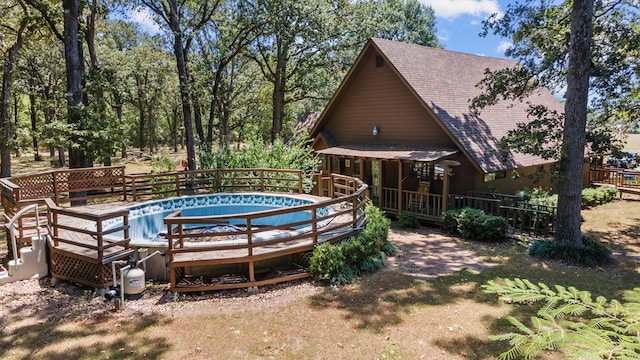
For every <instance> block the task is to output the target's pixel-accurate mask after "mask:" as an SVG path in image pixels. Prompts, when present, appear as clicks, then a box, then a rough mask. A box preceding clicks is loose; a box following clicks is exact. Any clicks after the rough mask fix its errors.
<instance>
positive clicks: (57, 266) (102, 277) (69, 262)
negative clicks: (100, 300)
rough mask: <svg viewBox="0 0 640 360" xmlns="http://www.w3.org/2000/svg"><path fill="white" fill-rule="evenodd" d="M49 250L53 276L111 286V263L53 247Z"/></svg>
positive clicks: (90, 284) (82, 282) (89, 283)
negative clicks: (96, 260) (92, 259)
mask: <svg viewBox="0 0 640 360" xmlns="http://www.w3.org/2000/svg"><path fill="white" fill-rule="evenodd" d="M49 250H50V256H51V258H50V270H51V274H52V275H53V277H55V278H58V279H62V280H67V281H72V282H77V283H79V284H83V285H87V286H91V287H94V288H97V289H103V288H107V287H109V286H111V284H112V282H113V273H112V270H111V263H108V264H101V263H97V262H95V261H91V260H90V259H85V258H81V257H77V256H74V255H73V254H68V253H65V252H63V251H59V250H58V249H56V248H55V247H49Z"/></svg>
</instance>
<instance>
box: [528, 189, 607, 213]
mask: <svg viewBox="0 0 640 360" xmlns="http://www.w3.org/2000/svg"><path fill="white" fill-rule="evenodd" d="M618 195H619V193H618V190H616V189H615V188H614V187H611V186H599V187H595V188H586V189H583V190H582V208H583V209H584V208H588V207H592V206H598V205H602V204H606V203H608V202H611V201H613V200H615V199H616V198H617V197H618ZM516 196H518V197H519V198H521V199H522V201H524V202H527V203H529V204H536V205H545V206H555V207H557V206H558V195H551V194H549V192H548V191H546V190H543V189H539V188H536V189H528V188H525V189H522V190H520V191H518V192H517V193H516Z"/></svg>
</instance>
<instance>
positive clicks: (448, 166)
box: [442, 160, 460, 213]
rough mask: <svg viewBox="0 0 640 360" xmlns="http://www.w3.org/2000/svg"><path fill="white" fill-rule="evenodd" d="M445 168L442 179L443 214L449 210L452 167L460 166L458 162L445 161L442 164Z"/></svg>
mask: <svg viewBox="0 0 640 360" xmlns="http://www.w3.org/2000/svg"><path fill="white" fill-rule="evenodd" d="M442 165H443V166H444V175H443V177H442V212H443V213H444V212H445V211H447V210H448V209H449V180H450V175H449V172H452V171H453V169H452V167H454V166H458V165H460V162H459V161H456V160H444V161H443V162H442Z"/></svg>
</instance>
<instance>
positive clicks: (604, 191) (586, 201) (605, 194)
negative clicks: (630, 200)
mask: <svg viewBox="0 0 640 360" xmlns="http://www.w3.org/2000/svg"><path fill="white" fill-rule="evenodd" d="M617 197H618V190H617V189H616V188H614V187H610V186H598V187H594V188H586V189H584V190H582V208H583V209H584V208H588V207H592V206H598V205H602V204H606V203H608V202H611V201H613V200H615V199H616V198H617Z"/></svg>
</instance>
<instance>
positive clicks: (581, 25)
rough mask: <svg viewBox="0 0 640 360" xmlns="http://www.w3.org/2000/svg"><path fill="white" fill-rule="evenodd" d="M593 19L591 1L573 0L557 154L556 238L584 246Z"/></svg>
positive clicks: (562, 241)
mask: <svg viewBox="0 0 640 360" xmlns="http://www.w3.org/2000/svg"><path fill="white" fill-rule="evenodd" d="M592 20H593V1H592V0H574V2H573V7H572V10H571V42H570V44H569V66H568V69H569V70H568V73H567V93H566V99H567V100H566V103H565V123H564V129H563V132H562V153H561V155H560V179H559V183H558V215H557V220H556V233H555V240H556V241H558V242H560V243H564V244H566V245H571V246H575V247H583V246H584V244H583V242H582V233H581V231H580V225H581V217H580V209H581V203H582V185H583V184H582V171H583V167H584V147H585V143H586V123H587V102H588V95H589V74H590V66H591V50H590V42H591V33H592V28H593V23H592Z"/></svg>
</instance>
